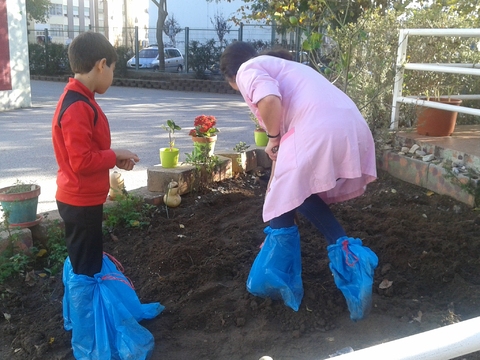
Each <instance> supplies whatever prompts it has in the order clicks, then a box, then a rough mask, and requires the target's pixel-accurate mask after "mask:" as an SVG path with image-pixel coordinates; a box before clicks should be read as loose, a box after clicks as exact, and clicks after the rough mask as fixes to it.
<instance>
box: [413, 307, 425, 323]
mask: <svg viewBox="0 0 480 360" xmlns="http://www.w3.org/2000/svg"><path fill="white" fill-rule="evenodd" d="M422 315H423V313H422V312H421V311H420V310H419V311H418V316H417V317H414V318H413V320H414V321H418V322H419V323H421V322H422Z"/></svg>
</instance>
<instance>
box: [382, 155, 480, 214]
mask: <svg viewBox="0 0 480 360" xmlns="http://www.w3.org/2000/svg"><path fill="white" fill-rule="evenodd" d="M377 166H378V168H380V169H382V170H385V171H387V172H388V173H389V174H391V175H392V176H394V177H396V178H398V179H400V180H403V181H406V182H408V183H411V184H414V185H417V186H421V187H424V188H426V189H428V190H431V191H434V192H436V193H437V194H440V195H447V196H450V197H451V198H454V199H455V200H457V201H460V202H463V203H465V204H467V205H469V206H472V207H473V206H476V199H475V193H477V192H478V187H479V184H478V183H479V180H478V179H477V180H470V179H469V178H468V177H466V176H464V175H459V176H454V175H453V174H452V175H451V176H449V174H448V171H447V170H445V169H444V168H443V167H442V166H441V165H436V164H432V163H427V162H424V161H421V160H417V159H412V158H409V157H407V156H402V155H398V154H396V153H394V152H391V151H384V152H383V154H382V156H381V157H380V158H379V159H377Z"/></svg>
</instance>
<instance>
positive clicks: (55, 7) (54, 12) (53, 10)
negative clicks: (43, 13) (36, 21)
mask: <svg viewBox="0 0 480 360" xmlns="http://www.w3.org/2000/svg"><path fill="white" fill-rule="evenodd" d="M49 14H50V16H62V15H63V6H62V4H51V5H50V11H49Z"/></svg>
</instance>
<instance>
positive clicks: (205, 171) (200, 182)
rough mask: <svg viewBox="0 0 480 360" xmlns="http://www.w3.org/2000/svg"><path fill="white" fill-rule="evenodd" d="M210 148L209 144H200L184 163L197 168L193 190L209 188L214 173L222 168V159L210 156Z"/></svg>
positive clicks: (187, 156) (187, 155)
mask: <svg viewBox="0 0 480 360" xmlns="http://www.w3.org/2000/svg"><path fill="white" fill-rule="evenodd" d="M209 151H210V148H209V146H208V144H198V148H197V149H194V150H193V151H192V152H191V153H190V154H185V155H186V158H185V161H184V163H185V164H189V165H192V166H194V167H195V176H194V182H192V190H197V191H198V190H200V189H202V188H206V187H208V185H209V184H210V183H211V182H212V173H213V172H214V171H215V170H218V169H219V167H220V159H219V158H218V156H216V155H213V156H210V154H209Z"/></svg>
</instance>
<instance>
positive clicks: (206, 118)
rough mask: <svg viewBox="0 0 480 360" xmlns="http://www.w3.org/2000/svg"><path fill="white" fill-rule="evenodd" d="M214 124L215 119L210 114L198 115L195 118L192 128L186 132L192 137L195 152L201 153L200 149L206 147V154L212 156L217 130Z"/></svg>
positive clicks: (215, 122)
mask: <svg viewBox="0 0 480 360" xmlns="http://www.w3.org/2000/svg"><path fill="white" fill-rule="evenodd" d="M216 124H217V119H216V118H215V116H212V115H199V116H197V117H196V118H195V121H194V122H193V126H194V128H193V129H192V130H190V132H189V133H188V134H189V135H190V136H191V137H192V140H193V145H194V151H195V152H197V153H202V152H203V151H202V149H203V148H205V147H206V148H208V155H209V156H213V153H214V149H215V143H216V141H217V133H218V132H219V130H218V129H217V128H216V127H215V125H216ZM205 152H206V151H205Z"/></svg>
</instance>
